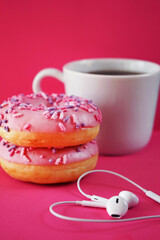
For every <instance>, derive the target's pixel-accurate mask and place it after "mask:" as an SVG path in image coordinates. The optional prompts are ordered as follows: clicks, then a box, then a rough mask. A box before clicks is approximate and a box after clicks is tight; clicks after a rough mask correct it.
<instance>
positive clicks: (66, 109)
mask: <svg viewBox="0 0 160 240" xmlns="http://www.w3.org/2000/svg"><path fill="white" fill-rule="evenodd" d="M100 122H101V112H100V110H99V109H98V107H97V106H96V105H95V104H94V103H92V101H89V100H86V99H83V98H81V97H75V96H70V97H68V96H66V95H64V94H51V95H50V96H49V95H47V94H45V93H43V92H42V93H39V94H30V95H23V94H19V95H18V96H13V97H11V98H9V99H8V100H7V101H4V102H3V103H2V104H1V105H0V126H1V127H4V129H5V130H6V131H8V132H9V131H10V129H13V130H18V131H30V132H41V133H43V132H46V133H52V132H59V131H62V132H65V131H66V132H72V131H75V130H77V129H81V128H91V127H95V126H97V125H99V124H100Z"/></svg>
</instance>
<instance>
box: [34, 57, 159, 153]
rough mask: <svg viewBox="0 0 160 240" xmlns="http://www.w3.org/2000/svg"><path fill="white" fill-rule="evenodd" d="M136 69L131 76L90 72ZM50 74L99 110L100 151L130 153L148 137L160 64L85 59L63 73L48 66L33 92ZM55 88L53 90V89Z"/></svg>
mask: <svg viewBox="0 0 160 240" xmlns="http://www.w3.org/2000/svg"><path fill="white" fill-rule="evenodd" d="M107 70H110V71H128V72H138V74H135V75H132V74H127V75H108V74H106V75H105V74H104V75H102V74H93V73H89V72H93V71H107ZM47 76H52V77H55V78H57V79H59V80H60V81H62V82H63V83H64V85H65V91H66V94H67V95H72V94H74V95H77V96H82V97H84V98H88V99H92V100H93V101H94V102H95V103H96V104H97V105H98V106H99V108H100V109H101V111H102V115H103V122H102V125H101V129H100V133H99V135H98V138H97V141H98V145H99V151H100V154H106V155H122V154H129V153H133V152H135V151H137V150H139V149H141V148H142V147H144V146H145V145H146V144H147V143H148V142H149V140H150V137H151V134H152V129H153V123H154V117H155V110H156V105H157V98H158V92H159V82H160V81H159V79H160V66H159V65H158V64H156V63H152V62H148V61H141V60H133V59H107V58H106V59H105V58H104V59H103V58H102V59H85V60H79V61H74V62H70V63H67V64H66V65H64V67H63V72H61V71H59V70H57V69H55V68H48V69H44V70H42V71H40V72H39V73H38V74H37V75H36V77H35V78H34V80H33V91H34V92H35V93H38V92H39V91H41V88H40V82H41V80H42V79H43V78H44V77H47ZM53 91H54V89H53Z"/></svg>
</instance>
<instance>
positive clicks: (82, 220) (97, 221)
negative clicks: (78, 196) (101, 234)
mask: <svg viewBox="0 0 160 240" xmlns="http://www.w3.org/2000/svg"><path fill="white" fill-rule="evenodd" d="M78 202H79V201H63V202H56V203H53V204H52V205H51V206H50V208H49V210H50V212H51V214H53V215H54V216H56V217H58V218H61V219H63V220H68V221H76V222H95V223H120V222H131V221H137V220H146V219H154V218H160V215H151V216H142V217H134V218H125V219H116V220H112V219H87V218H75V217H68V216H64V215H61V214H59V213H57V212H55V211H54V210H53V207H55V206H57V205H64V204H74V205H75V204H78Z"/></svg>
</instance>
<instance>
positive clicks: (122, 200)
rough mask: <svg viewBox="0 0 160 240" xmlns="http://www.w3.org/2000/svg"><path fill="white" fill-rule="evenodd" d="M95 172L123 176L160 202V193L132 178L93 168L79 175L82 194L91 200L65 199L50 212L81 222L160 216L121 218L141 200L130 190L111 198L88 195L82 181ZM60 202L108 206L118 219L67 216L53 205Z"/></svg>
mask: <svg viewBox="0 0 160 240" xmlns="http://www.w3.org/2000/svg"><path fill="white" fill-rule="evenodd" d="M94 172H105V173H110V174H113V175H116V176H118V177H120V178H123V179H124V180H126V181H128V182H130V183H131V184H133V185H135V186H136V187H138V188H139V189H141V190H142V191H143V192H144V193H145V194H146V196H148V197H150V198H151V199H153V200H154V201H156V202H158V203H160V196H159V195H157V194H155V193H153V192H152V191H148V190H146V189H144V188H142V187H141V186H140V185H138V184H136V183H135V182H133V181H132V180H130V179H128V178H126V177H124V176H123V175H121V174H119V173H116V172H112V171H109V170H92V171H89V172H86V173H84V174H82V175H81V176H80V177H79V179H78V180H77V187H78V190H79V191H80V192H81V194H82V195H84V196H85V197H87V198H89V199H90V200H91V201H86V200H82V201H64V202H57V203H53V204H52V205H51V206H50V208H49V210H50V212H51V213H52V214H53V215H54V216H56V217H59V218H62V219H65V220H71V221H81V222H82V221H83V222H126V221H134V220H142V219H149V218H160V215H152V216H142V217H136V218H127V219H120V218H122V217H123V216H124V215H125V214H126V213H127V211H128V209H129V208H132V207H134V206H136V205H137V204H138V202H139V199H138V197H137V196H136V195H135V194H134V193H132V192H130V191H121V192H120V193H119V195H118V196H113V197H111V198H110V199H107V198H103V197H99V196H96V195H88V194H86V193H84V192H83V191H82V189H81V187H80V181H81V179H82V178H83V177H84V176H86V175H88V174H90V173H94ZM60 204H78V205H81V206H86V207H97V208H106V211H107V213H108V215H109V216H110V217H111V218H113V219H116V220H113V219H109V220H108V219H83V218H73V217H67V216H64V215H61V214H58V213H57V212H55V211H54V210H53V207H55V206H56V205H60Z"/></svg>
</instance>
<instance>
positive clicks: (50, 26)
mask: <svg viewBox="0 0 160 240" xmlns="http://www.w3.org/2000/svg"><path fill="white" fill-rule="evenodd" d="M159 9H160V1H159V0H152V1H151V0H139V1H138V0H137V1H136V0H80V1H76V0H57V1H55V0H45V1H41V0H39V1H38V0H35V1H33V0H28V1H20V0H10V1H9V0H0V83H1V88H0V102H1V101H3V100H4V99H6V98H7V97H9V96H12V95H14V94H18V93H30V92H31V91H32V87H31V86H32V80H33V78H34V76H35V75H36V74H37V72H38V71H40V70H41V69H42V68H45V67H56V68H59V69H62V66H63V65H64V64H65V63H66V62H69V61H72V60H77V59H83V58H96V57H118V58H136V59H144V60H149V61H153V62H156V63H159V64H160V31H159V30H160V13H159ZM43 88H44V89H45V90H46V91H47V92H63V91H64V87H63V84H62V83H60V82H58V81H57V80H53V79H50V78H47V79H46V81H44V82H43ZM154 130H155V131H154V134H153V136H152V139H151V142H150V143H149V145H148V146H147V147H146V148H145V149H143V150H142V151H140V152H138V153H136V154H133V155H130V156H122V157H113V158H110V157H100V158H99V162H98V165H97V168H104V169H110V170H112V171H118V172H119V173H122V174H124V175H125V176H127V177H130V178H131V179H132V180H135V181H137V183H139V184H141V185H143V186H144V187H146V188H147V187H149V189H151V190H153V191H155V192H157V193H158V191H159V166H160V165H159V159H160V150H159V142H160V137H159V130H160V97H159V101H158V107H157V113H156V120H155V126H154ZM157 130H158V131H157ZM119 163H120V164H119ZM150 166H152V171H150ZM144 169H145V171H144ZM100 179H101V180H102V182H103V183H104V182H105V181H106V180H105V179H106V178H105V176H104V177H102V178H100ZM118 183H119V181H118ZM97 184H98V185H97V187H95V188H96V189H97V190H98V189H99V194H101V195H103V196H104V193H103V191H104V189H103V187H105V188H108V189H107V190H105V191H106V193H107V194H109V195H111V196H112V195H113V194H116V193H117V192H119V191H121V190H123V188H124V187H123V184H122V185H120V186H119V185H118V184H117V182H116V181H113V184H112V186H110V185H109V186H108V185H107V184H106V185H105V186H104V185H101V182H99V181H98V183H97ZM117 185H118V186H117ZM124 185H125V184H124ZM94 186H95V182H94V185H92V184H91V185H89V187H90V188H89V189H87V191H88V192H89V191H91V190H92V189H93V188H94ZM99 186H101V187H99ZM116 186H117V187H116ZM125 186H127V188H129V187H130V185H129V186H128V185H125ZM129 189H131V190H132V189H133V191H135V192H136V193H138V194H139V195H138V196H139V197H140V200H141V204H140V205H139V206H137V208H135V210H134V211H132V210H130V212H129V215H128V217H133V216H137V215H138V216H140V215H148V214H149V215H151V214H158V210H159V209H158V207H159V206H158V205H157V204H156V203H153V202H152V201H151V200H149V199H146V198H144V195H143V194H142V193H141V192H139V191H138V190H137V189H135V188H132V187H131V188H129ZM97 190H96V191H97ZM102 190H103V191H102ZM100 191H102V192H100ZM95 194H97V193H95ZM159 194H160V192H159ZM80 199H82V198H81V195H80V194H79V193H78V191H77V189H76V184H75V183H71V184H65V185H63V184H62V185H56V186H39V185H34V184H26V183H22V182H19V181H16V180H14V179H11V178H10V177H9V176H7V175H6V174H5V173H4V172H3V171H2V169H0V206H1V207H0V239H1V240H11V239H12V240H14V239H16V240H18V239H24V240H25V239H40V240H41V239H53V238H54V239H56V240H57V239H73V238H74V239H83V238H85V239H112V240H116V239H119V240H120V239H123V240H125V239H126V240H131V239H150V240H151V239H158V237H159V236H158V235H159V220H156V221H155V220H153V221H146V222H141V223H130V224H123V225H121V224H116V225H111V224H109V225H105V224H83V223H71V222H65V221H64V222H63V221H62V220H57V219H55V218H54V217H53V216H51V215H50V214H49V212H48V207H49V205H50V204H51V203H52V202H55V201H63V200H80ZM81 211H82V210H80V211H79V210H77V209H75V213H77V215H78V214H82V213H84V215H86V211H87V213H88V217H93V216H92V214H90V210H86V211H85V212H84V211H82V213H81ZM64 213H65V214H68V215H70V213H73V210H72V209H70V208H67V209H65V210H64ZM92 213H93V215H94V213H95V215H94V216H96V217H98V218H101V217H102V218H103V217H105V211H104V210H100V211H97V210H96V211H95V210H92Z"/></svg>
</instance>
